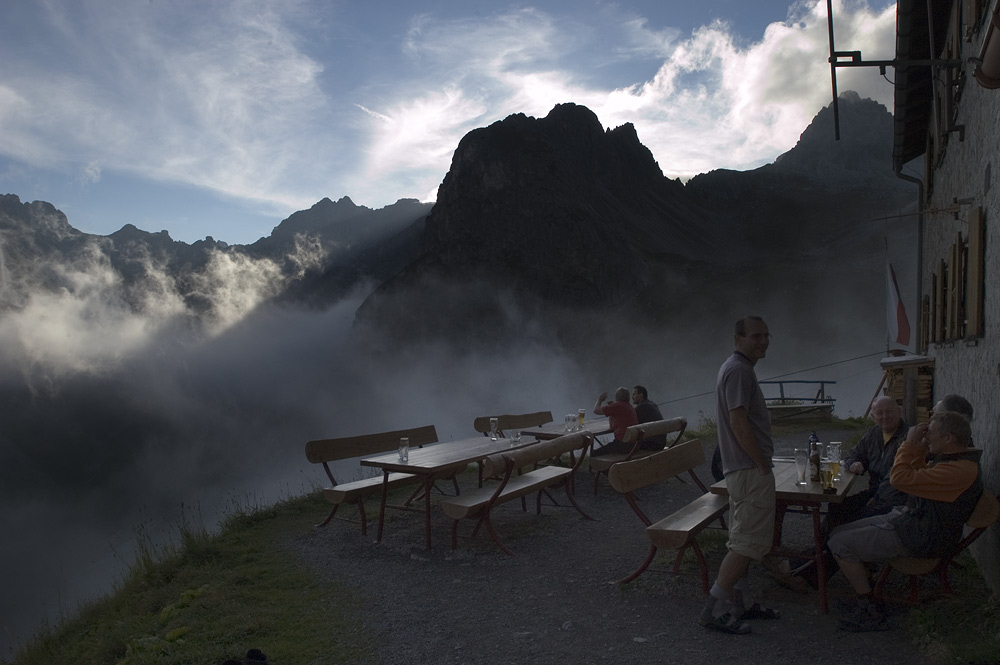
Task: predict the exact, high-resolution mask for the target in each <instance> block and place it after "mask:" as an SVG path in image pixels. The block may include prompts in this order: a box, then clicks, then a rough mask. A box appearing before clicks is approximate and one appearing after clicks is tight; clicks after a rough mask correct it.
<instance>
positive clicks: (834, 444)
mask: <svg viewBox="0 0 1000 665" xmlns="http://www.w3.org/2000/svg"><path fill="white" fill-rule="evenodd" d="M826 454H827V455H828V456H829V458H830V468H831V469H832V470H833V479H834V480H840V441H831V442H830V443H829V444H828V446H827V451H826Z"/></svg>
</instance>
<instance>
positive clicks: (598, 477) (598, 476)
mask: <svg viewBox="0 0 1000 665" xmlns="http://www.w3.org/2000/svg"><path fill="white" fill-rule="evenodd" d="M603 473H604V472H603V471H595V472H594V496H597V483H598V482H600V480H601V474H603Z"/></svg>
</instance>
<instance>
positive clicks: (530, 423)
mask: <svg viewBox="0 0 1000 665" xmlns="http://www.w3.org/2000/svg"><path fill="white" fill-rule="evenodd" d="M490 418H496V419H497V430H498V431H499V434H500V436H506V434H504V433H505V432H507V431H508V430H509V431H514V430H522V429H528V428H529V427H539V426H541V425H547V424H548V423H550V422H552V412H551V411H536V412H535V413H515V414H504V415H502V416H481V417H479V418H476V419H475V420H474V421H472V427H473V428H474V429H475V430H476V431H477V432H482V433H483V434H489V433H490Z"/></svg>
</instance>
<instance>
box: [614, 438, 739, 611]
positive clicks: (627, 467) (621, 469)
mask: <svg viewBox="0 0 1000 665" xmlns="http://www.w3.org/2000/svg"><path fill="white" fill-rule="evenodd" d="M704 463H705V451H704V449H703V448H702V446H701V441H699V440H697V439H695V440H693V441H685V442H684V443H681V444H677V445H675V446H673V447H671V448H667V449H666V450H661V451H659V452H656V453H653V454H652V455H648V456H646V457H642V458H639V459H633V460H628V461H625V462H619V463H617V464H615V465H613V466H612V467H611V469H610V471H609V472H608V481H609V482H610V484H611V487H612V488H613V489H614V490H615V491H617V492H620V493H621V494H623V495H625V498H626V500H627V501H628V503H629V505H630V506H631V507H632V510H634V511H635V514H636V515H638V516H639V519H640V520H642V523H643V524H644V525H645V526H646V535H648V536H649V540H650V548H649V553H648V554H647V555H646V559H645V560H644V561H643V562H642V564H641V565H640V566H639V568H638V569H637V570H636V571H635V572H634V573H632V574H631V575H629V576H628V577H626V578H624V579H622V580H620V583H621V584H626V583H628V582H631V581H632V580H634V579H635V578H637V577H638V576H639V575H641V574H642V573H643V572H644V571H645V570H646V569H647V568H648V567H649V564H651V563H652V562H653V558H654V557H655V556H656V552H657V550H658V549H660V548H663V549H669V550H677V557H676V559H675V560H674V567H673V572H674V573H675V574H676V573H679V572H680V566H681V561H682V560H683V558H684V552H685V551H687V549H688V548H689V547H690V548H691V549H692V550H693V551H694V553H695V557H696V558H697V559H698V567H699V571H700V573H701V583H702V588H703V589H704V591H705V593H708V565H707V564H706V562H705V556H704V554H702V551H701V548H700V547H699V546H698V540H697V535H698V533H699V532H701V530H702V529H704V528H705V527H706V526H708V525H709V524H711V523H712V522H713V521H714V520H719V524H720V526H721V527H722V528H723V529H725V528H726V523H725V521H724V520H723V518H722V516H723V514H724V513H725V512H726V510H727V509H728V508H729V498H728V497H727V496H725V495H722V494H712V493H710V492H708V490H707V489H706V488H705V485H704V483H702V482H701V480H700V479H699V478H698V476H697V474H695V473H694V469H695V467H697V466H700V465H701V464H704ZM685 472H687V473H690V474H691V477H692V478H693V479H694V481H695V483H696V484H697V485H698V487H700V488H701V490H702V491H703V492H705V493H704V494H702V495H701V496H700V497H698V498H697V499H695V500H694V501H692V502H691V503H689V504H688V505H686V506H684V507H683V508H681V509H680V510H678V511H676V512H675V513H673V514H671V515H669V516H667V517H665V518H663V519H661V520H660V521H658V522H656V523H653V522H652V521H651V520H650V519H649V517H647V516H646V514H645V513H644V512H643V511H642V509H641V508H640V507H639V504H638V502H637V501H636V498H635V492H636V490H639V489H642V488H643V487H648V486H650V485H654V484H656V483H659V482H661V481H664V480H667V479H669V478H675V477H677V476H679V475H680V474H682V473H685Z"/></svg>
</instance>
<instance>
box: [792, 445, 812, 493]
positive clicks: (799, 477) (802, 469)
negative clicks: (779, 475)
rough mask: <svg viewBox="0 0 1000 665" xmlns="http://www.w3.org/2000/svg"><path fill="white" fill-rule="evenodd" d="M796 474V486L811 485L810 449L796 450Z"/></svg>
mask: <svg viewBox="0 0 1000 665" xmlns="http://www.w3.org/2000/svg"><path fill="white" fill-rule="evenodd" d="M795 473H796V480H795V484H796V485H800V486H802V485H808V484H809V449H808V448H796V449H795Z"/></svg>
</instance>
